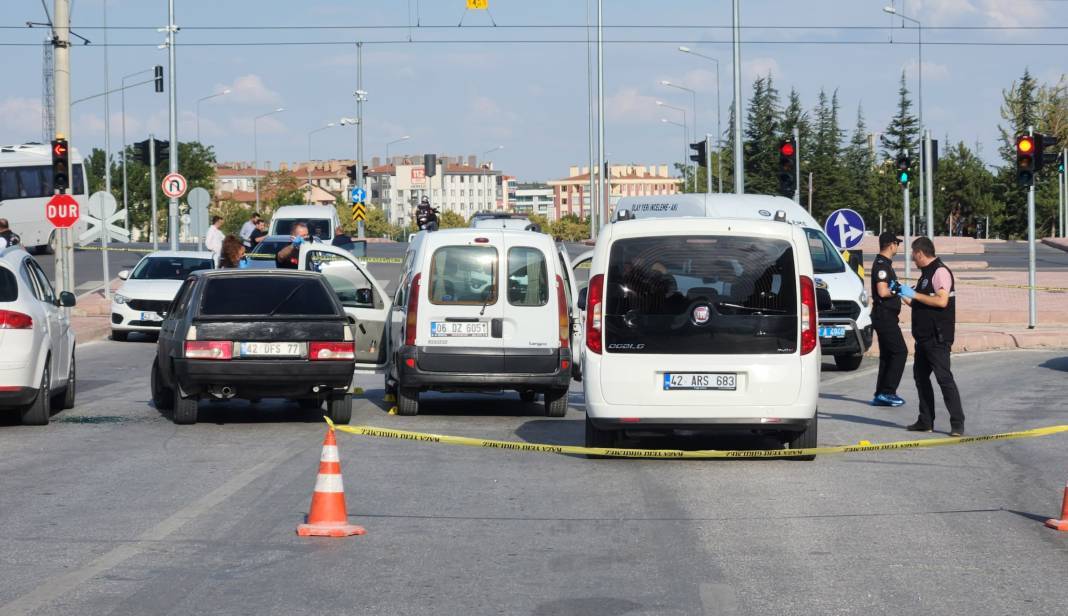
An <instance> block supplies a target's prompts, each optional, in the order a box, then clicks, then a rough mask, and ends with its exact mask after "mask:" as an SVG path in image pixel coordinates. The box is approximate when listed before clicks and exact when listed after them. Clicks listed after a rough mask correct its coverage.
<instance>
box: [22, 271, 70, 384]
mask: <svg viewBox="0 0 1068 616" xmlns="http://www.w3.org/2000/svg"><path fill="white" fill-rule="evenodd" d="M22 265H23V267H24V268H25V269H26V275H27V276H29V277H31V278H32V279H33V282H34V297H35V298H36V299H37V302H38V304H39V305H40V306H39V307H40V309H41V311H42V312H44V314H45V321H46V323H47V324H48V325H47V335H48V342H49V348H50V349H51V351H52V379H51V380H52V383H51V386H52V387H63V386H64V385H65V384H66V382H67V370H68V369H69V366H70V350H71V345H70V344H69V343H68V338H69V336H71V331H70V318H69V317H68V316H67V315H66V311H65V310H63V309H62V308H60V307H59V306H57V305H56V292H55V290H54V289H53V288H52V284H51V283H50V282H48V276H46V275H45V273H44V272H43V271H41V268H40V266H38V265H37V263H36V262H35V261H34V260H33V259H32V258H30V257H27V258H26V259H25V260H24V261H23V262H22Z"/></svg>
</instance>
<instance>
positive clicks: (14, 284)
mask: <svg viewBox="0 0 1068 616" xmlns="http://www.w3.org/2000/svg"><path fill="white" fill-rule="evenodd" d="M18 298H19V283H18V281H17V280H15V274H14V273H12V271H11V270H9V269H7V268H3V267H0V302H13V301H15V300H17V299H18Z"/></svg>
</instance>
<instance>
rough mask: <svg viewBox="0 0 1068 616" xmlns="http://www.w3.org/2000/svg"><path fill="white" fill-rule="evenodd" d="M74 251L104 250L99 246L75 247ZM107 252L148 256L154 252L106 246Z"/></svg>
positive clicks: (146, 249)
mask: <svg viewBox="0 0 1068 616" xmlns="http://www.w3.org/2000/svg"><path fill="white" fill-rule="evenodd" d="M74 250H104V249H103V248H101V247H100V246H75V247H74ZM108 252H137V253H141V254H148V253H150V252H156V251H155V250H153V249H151V248H112V247H111V246H108Z"/></svg>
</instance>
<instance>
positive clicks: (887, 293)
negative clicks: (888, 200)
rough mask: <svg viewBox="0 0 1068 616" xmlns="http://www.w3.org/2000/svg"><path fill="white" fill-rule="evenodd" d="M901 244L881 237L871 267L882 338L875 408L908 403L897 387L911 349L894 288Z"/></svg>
mask: <svg viewBox="0 0 1068 616" xmlns="http://www.w3.org/2000/svg"><path fill="white" fill-rule="evenodd" d="M900 245H901V238H899V237H898V236H896V235H894V234H893V233H890V232H887V233H883V234H881V235H880V236H879V254H878V255H876V256H875V262H874V263H873V264H872V266H871V298H872V309H871V322H872V326H873V327H874V328H875V334H876V335H877V336H878V337H879V377H878V378H877V379H876V381H875V397H874V398H873V399H872V401H871V405H872V406H901V405H902V404H905V401H904V400H902V399H901V398H900V397H898V395H897V386H898V385H899V384H900V383H901V375H902V374H903V373H904V372H905V360H906V359H908V355H909V350H908V347H906V346H905V337H904V336H902V335H901V326H900V325H899V324H898V315H899V314H900V313H901V298H900V297H898V295H897V293H895V292H894V291H893V290H892V289H893V288H896V287H897V286H898V285H897V274H896V273H895V272H894V263H893V259H894V255H896V254H897V251H898V247H899V246H900Z"/></svg>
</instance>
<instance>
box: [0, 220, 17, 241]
mask: <svg viewBox="0 0 1068 616" xmlns="http://www.w3.org/2000/svg"><path fill="white" fill-rule="evenodd" d="M21 243H22V240H21V239H19V236H18V235H17V234H16V233H15V232H14V231H12V230H11V227H9V226H8V222H7V219H6V218H0V249H3V248H7V247H8V246H18V245H19V244H21Z"/></svg>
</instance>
